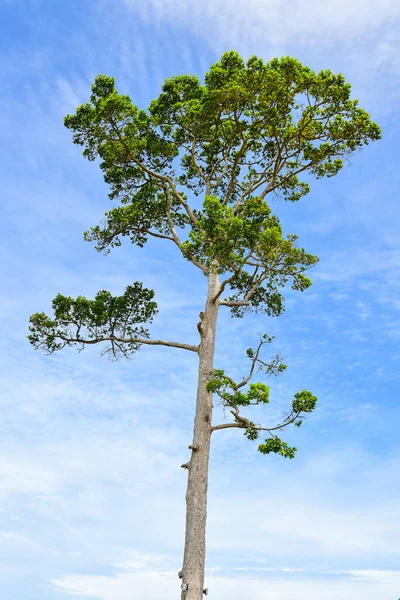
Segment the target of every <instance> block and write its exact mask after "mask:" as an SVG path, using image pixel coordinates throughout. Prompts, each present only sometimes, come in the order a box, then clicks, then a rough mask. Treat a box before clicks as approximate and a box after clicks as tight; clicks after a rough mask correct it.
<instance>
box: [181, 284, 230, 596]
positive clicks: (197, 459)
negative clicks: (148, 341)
mask: <svg viewBox="0 0 400 600" xmlns="http://www.w3.org/2000/svg"><path fill="white" fill-rule="evenodd" d="M219 286H220V284H219V278H218V275H217V274H215V273H211V274H210V275H209V278H208V293H207V301H206V306H205V310H204V313H203V315H202V317H201V343H200V349H199V378H198V386H197V401H196V416H195V420H194V433H193V443H192V446H191V449H192V456H191V459H190V461H189V475H188V486H187V492H186V532H185V551H184V557H183V567H182V571H181V573H180V577H181V581H182V596H181V600H202V598H203V589H204V567H205V554H206V518H207V485H208V460H209V455H210V441H211V418H212V394H211V393H208V392H207V391H206V383H207V381H208V380H209V378H210V376H209V374H210V371H212V369H213V368H214V350H215V331H216V325H217V316H218V300H217V301H216V302H212V299H213V298H214V297H215V295H216V294H217V293H218V291H219Z"/></svg>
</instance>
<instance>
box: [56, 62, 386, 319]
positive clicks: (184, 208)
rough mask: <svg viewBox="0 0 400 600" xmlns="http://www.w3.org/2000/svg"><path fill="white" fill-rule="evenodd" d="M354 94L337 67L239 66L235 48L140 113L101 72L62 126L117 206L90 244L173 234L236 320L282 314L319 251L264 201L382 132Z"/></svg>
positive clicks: (301, 189)
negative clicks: (196, 200)
mask: <svg viewBox="0 0 400 600" xmlns="http://www.w3.org/2000/svg"><path fill="white" fill-rule="evenodd" d="M350 96H351V87H350V85H349V84H348V83H346V81H345V79H344V77H343V75H341V74H338V75H336V74H334V73H332V72H331V71H329V70H325V71H321V72H319V73H315V72H314V71H312V70H311V69H310V68H309V67H306V66H304V65H302V64H301V63H300V62H299V61H297V60H295V59H293V58H290V57H283V58H280V59H277V58H275V59H273V60H271V61H269V62H264V61H262V60H261V59H259V58H257V57H255V56H253V57H251V58H250V59H249V60H248V61H247V62H245V61H244V60H243V59H242V58H241V57H240V56H239V55H238V54H237V53H236V52H233V51H231V52H226V53H225V54H223V56H222V57H221V60H220V61H219V62H217V63H216V64H214V65H213V66H212V67H211V68H210V70H209V72H208V73H206V75H205V79H204V83H202V82H201V81H200V80H199V79H198V78H197V77H195V76H190V75H180V76H177V77H172V78H170V79H167V80H166V81H165V83H164V85H163V87H162V91H161V94H160V95H159V97H158V98H157V99H155V100H153V101H152V102H151V104H150V106H149V109H148V110H147V111H145V110H140V109H139V108H138V107H137V106H135V105H134V104H133V102H132V100H131V99H130V97H129V96H127V95H123V94H120V93H119V92H118V91H117V90H116V88H115V82H114V79H113V78H112V77H108V76H106V75H99V76H98V77H96V79H95V81H94V84H93V86H92V94H91V96H90V100H89V102H87V103H86V104H83V105H81V106H79V107H78V108H77V110H76V113H75V114H73V115H68V116H67V117H66V118H65V125H66V127H68V128H69V129H70V130H71V131H72V132H73V141H74V142H75V143H76V144H80V145H82V146H83V147H84V151H83V154H84V156H85V157H86V158H88V159H89V160H95V159H97V158H98V159H99V160H100V167H101V169H102V171H103V174H104V179H105V181H106V182H107V183H108V184H109V186H110V198H111V199H118V200H120V202H121V205H120V206H118V207H117V208H114V209H112V210H110V211H108V212H107V213H106V219H105V221H104V222H103V223H102V224H101V225H100V226H96V227H92V228H91V230H90V231H89V232H86V234H85V239H86V240H90V241H95V242H96V244H97V245H96V248H97V249H98V250H100V251H108V250H109V248H112V247H114V246H118V245H120V244H121V237H123V236H126V237H128V238H130V240H131V242H132V243H133V244H137V245H139V246H143V244H144V243H145V242H146V241H147V239H148V237H149V236H155V237H162V238H167V239H170V240H172V241H173V242H175V243H176V244H177V246H178V247H179V249H180V250H181V252H182V254H183V256H184V257H185V258H187V259H188V260H190V261H192V262H193V263H194V264H196V265H197V266H200V267H201V268H202V269H203V271H204V272H205V273H207V271H209V270H211V269H212V270H216V271H217V272H218V273H221V274H222V273H225V272H229V273H230V278H229V286H228V289H229V290H230V292H231V295H230V296H229V298H228V300H229V302H230V303H231V305H230V306H231V311H232V315H233V316H238V317H241V316H243V314H244V312H245V311H247V310H254V311H261V312H265V313H267V314H268V315H272V316H273V315H279V314H281V312H282V311H283V310H284V298H283V295H282V293H281V289H282V288H283V287H284V286H285V285H286V284H288V283H289V284H290V285H291V286H292V288H293V289H295V290H299V291H303V290H305V289H306V288H307V287H309V286H310V284H311V281H310V279H309V278H308V277H307V276H306V275H305V274H304V272H305V271H306V270H308V269H309V268H310V267H311V266H313V265H314V264H315V263H316V262H317V258H316V257H315V256H313V255H311V254H307V253H306V252H305V251H304V250H303V249H302V248H297V247H296V241H297V238H296V236H294V235H289V236H284V235H283V233H282V228H281V226H280V223H279V220H278V219H277V218H276V216H274V215H272V213H271V209H270V207H269V204H268V202H267V197H268V195H270V194H274V195H280V196H281V197H282V198H284V199H285V200H289V201H297V200H299V199H300V198H301V197H302V196H303V195H305V194H307V193H308V191H309V189H310V188H309V183H308V182H305V181H301V179H299V177H300V176H301V174H302V173H304V175H305V176H307V179H309V176H310V175H312V176H315V177H317V178H320V177H325V176H326V177H332V176H333V175H336V173H338V171H339V170H340V169H341V168H342V166H343V161H344V159H347V158H348V157H349V156H350V155H351V154H352V153H353V152H354V151H355V150H356V149H358V148H361V147H362V146H365V145H366V144H368V143H369V142H370V141H374V140H377V139H379V138H380V135H381V134H380V129H379V127H378V126H377V125H376V123H374V122H372V121H371V119H370V117H369V115H368V113H366V112H365V111H364V110H363V109H361V108H360V107H359V106H358V101H357V100H353V99H351V97H350ZM184 190H186V192H189V193H193V194H195V195H197V196H199V195H200V194H201V195H202V196H203V204H202V205H201V206H200V207H196V208H193V209H192V208H190V207H189V205H188V197H187V195H186V194H185V193H184ZM178 230H179V231H182V230H183V232H184V234H185V239H182V240H181V239H180V238H179V237H178V234H177V231H178ZM243 298H247V301H246V302H243Z"/></svg>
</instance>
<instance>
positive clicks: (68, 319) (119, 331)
mask: <svg viewBox="0 0 400 600" xmlns="http://www.w3.org/2000/svg"><path fill="white" fill-rule="evenodd" d="M153 297H154V292H153V291H152V290H148V289H146V288H143V287H142V285H141V284H140V283H138V282H135V283H134V284H133V285H131V286H128V287H127V288H126V290H125V293H124V294H123V295H122V296H112V295H111V294H110V292H107V291H105V290H103V291H101V292H98V293H97V294H96V296H95V299H94V300H88V299H87V298H84V297H83V296H78V297H77V298H76V299H75V300H74V299H73V298H70V297H66V296H62V295H61V294H58V295H57V296H56V298H55V299H54V300H53V304H52V306H53V311H54V318H51V317H48V316H47V315H46V314H45V313H36V314H34V315H32V316H31V318H30V327H29V330H30V332H31V333H30V335H29V336H28V338H29V341H30V342H31V344H32V345H33V346H34V347H35V348H37V349H41V350H45V351H46V352H47V353H49V354H51V353H53V352H55V351H57V350H61V349H62V348H64V347H65V346H73V345H77V346H78V348H79V349H80V350H83V348H84V347H85V346H86V345H90V344H98V343H101V342H108V345H106V347H105V350H104V351H103V354H110V355H111V357H112V358H114V359H117V358H118V357H119V356H125V357H126V358H128V357H129V356H130V355H131V354H134V353H135V352H136V351H137V350H139V348H140V346H141V345H142V344H147V345H153V346H169V347H175V348H182V349H184V350H190V351H193V352H197V347H196V346H192V345H190V344H184V343H179V342H168V341H163V340H150V339H149V337H150V334H149V331H148V329H146V328H145V327H144V324H146V323H151V322H152V320H153V318H154V316H155V314H156V313H157V304H156V302H154V301H153Z"/></svg>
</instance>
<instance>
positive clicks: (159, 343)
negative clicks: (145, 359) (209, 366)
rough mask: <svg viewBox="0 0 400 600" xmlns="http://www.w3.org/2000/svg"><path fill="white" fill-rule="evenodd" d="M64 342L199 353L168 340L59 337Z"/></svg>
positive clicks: (194, 347) (190, 345)
mask: <svg viewBox="0 0 400 600" xmlns="http://www.w3.org/2000/svg"><path fill="white" fill-rule="evenodd" d="M57 337H59V339H60V340H62V341H63V342H66V343H67V344H68V343H71V344H83V345H85V344H99V343H100V342H119V343H121V344H146V345H148V346H168V347H170V348H181V349H182V350H189V351H190V352H196V353H197V352H198V350H199V347H198V346H193V345H192V344H184V343H181V342H169V341H166V340H148V339H146V338H125V337H117V336H114V335H110V336H107V337H101V338H95V339H84V338H81V337H76V338H73V337H70V338H69V337H66V336H63V335H59V336H57Z"/></svg>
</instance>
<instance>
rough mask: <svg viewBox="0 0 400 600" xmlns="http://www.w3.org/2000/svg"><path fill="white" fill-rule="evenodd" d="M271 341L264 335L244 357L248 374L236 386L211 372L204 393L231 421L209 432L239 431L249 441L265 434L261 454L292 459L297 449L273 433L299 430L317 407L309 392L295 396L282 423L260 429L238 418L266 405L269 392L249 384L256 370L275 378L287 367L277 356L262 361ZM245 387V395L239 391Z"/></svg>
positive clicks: (221, 373)
mask: <svg viewBox="0 0 400 600" xmlns="http://www.w3.org/2000/svg"><path fill="white" fill-rule="evenodd" d="M272 340H273V338H272V337H269V336H267V335H263V336H262V337H261V340H260V343H259V345H258V347H257V348H256V349H252V348H248V350H247V356H248V357H249V358H250V359H251V367H250V372H249V374H248V376H247V377H245V378H244V379H242V381H240V382H239V383H236V382H235V381H234V380H233V379H232V378H231V377H229V376H228V375H226V374H225V371H223V370H222V369H214V370H213V372H212V373H211V379H210V380H209V382H208V383H207V391H209V392H213V393H216V394H217V395H218V396H219V398H220V399H221V403H222V406H223V408H224V411H225V410H226V409H229V412H230V414H231V415H232V417H233V421H231V422H227V423H220V424H219V425H214V426H213V427H212V428H211V431H219V430H221V429H231V428H238V429H244V435H245V436H246V437H247V438H248V439H249V440H257V439H258V438H259V436H260V433H261V432H264V431H265V432H266V433H267V434H268V436H269V437H268V438H267V439H266V440H265V441H264V443H262V444H260V445H259V446H258V450H259V452H261V453H262V454H270V453H275V454H280V455H281V456H284V457H286V458H294V456H295V454H296V451H297V448H295V447H293V446H289V445H288V444H287V443H286V442H284V441H283V440H282V439H281V438H280V437H279V436H278V435H277V433H276V432H278V431H279V432H280V431H282V430H283V429H285V428H286V427H288V426H289V425H295V426H296V427H300V426H301V424H302V422H303V419H304V416H305V415H306V414H308V413H310V412H312V411H313V410H314V408H315V406H316V404H317V398H316V396H314V395H313V394H312V393H311V392H309V391H307V390H302V391H300V392H297V393H296V394H294V399H293V401H292V403H291V408H290V410H289V411H288V412H287V413H286V414H285V415H284V417H283V418H282V420H281V421H280V422H278V423H276V424H274V425H271V426H267V427H266V426H263V425H261V424H257V423H254V422H253V421H251V420H250V419H248V418H247V417H245V416H243V415H242V414H241V412H240V411H241V409H243V408H246V407H249V406H260V405H263V404H269V402H270V388H269V386H267V385H266V384H264V383H261V382H257V383H249V381H250V380H251V379H252V378H253V375H254V371H255V368H256V367H257V370H258V371H263V372H264V374H266V375H267V376H269V377H270V376H277V375H279V373H282V372H283V371H284V370H285V369H286V365H285V364H284V363H283V360H282V359H281V358H280V356H279V355H276V356H275V357H274V358H273V359H272V360H271V361H270V362H269V363H267V362H265V361H263V360H261V358H260V350H261V348H262V346H263V345H264V344H266V343H270V342H271V341H272ZM247 384H249V385H248V388H247V390H246V391H241V388H244V387H245V386H246V385H247Z"/></svg>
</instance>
